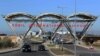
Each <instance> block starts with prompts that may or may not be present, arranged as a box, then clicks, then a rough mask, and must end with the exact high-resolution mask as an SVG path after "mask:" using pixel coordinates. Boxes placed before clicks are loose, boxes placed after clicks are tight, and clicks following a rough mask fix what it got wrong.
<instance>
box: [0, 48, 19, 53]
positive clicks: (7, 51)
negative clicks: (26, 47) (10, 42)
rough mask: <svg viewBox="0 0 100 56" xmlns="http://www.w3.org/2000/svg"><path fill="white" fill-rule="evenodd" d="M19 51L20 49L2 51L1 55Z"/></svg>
mask: <svg viewBox="0 0 100 56" xmlns="http://www.w3.org/2000/svg"><path fill="white" fill-rule="evenodd" d="M17 50H20V48H13V49H8V50H4V51H1V52H0V54H4V53H9V52H13V51H17Z"/></svg>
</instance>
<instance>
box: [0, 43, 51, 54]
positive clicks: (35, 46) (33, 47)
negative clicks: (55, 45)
mask: <svg viewBox="0 0 100 56" xmlns="http://www.w3.org/2000/svg"><path fill="white" fill-rule="evenodd" d="M38 45H39V44H32V52H21V50H17V51H13V52H8V53H3V54H0V56H52V55H51V54H50V53H49V51H38V49H37V46H38Z"/></svg>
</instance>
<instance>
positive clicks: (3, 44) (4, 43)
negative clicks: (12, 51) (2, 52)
mask: <svg viewBox="0 0 100 56" xmlns="http://www.w3.org/2000/svg"><path fill="white" fill-rule="evenodd" d="M14 46H15V44H14V43H13V42H12V41H11V39H9V38H8V37H4V39H0V48H7V47H14Z"/></svg>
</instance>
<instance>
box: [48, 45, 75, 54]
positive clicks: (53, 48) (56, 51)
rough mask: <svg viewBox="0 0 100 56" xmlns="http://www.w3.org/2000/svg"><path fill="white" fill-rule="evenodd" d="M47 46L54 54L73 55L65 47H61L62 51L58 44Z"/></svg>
mask: <svg viewBox="0 0 100 56" xmlns="http://www.w3.org/2000/svg"><path fill="white" fill-rule="evenodd" d="M47 46H48V48H49V49H50V50H51V52H53V53H54V54H56V55H74V54H73V53H72V52H70V51H68V50H67V49H66V48H63V51H62V49H61V47H59V46H58V45H54V44H48V45H47Z"/></svg>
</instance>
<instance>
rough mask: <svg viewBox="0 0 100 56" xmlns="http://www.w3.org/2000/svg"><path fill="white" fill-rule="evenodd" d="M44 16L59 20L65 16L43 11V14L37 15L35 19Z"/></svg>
mask: <svg viewBox="0 0 100 56" xmlns="http://www.w3.org/2000/svg"><path fill="white" fill-rule="evenodd" d="M44 17H54V18H57V19H59V20H61V19H64V18H65V16H63V15H60V14H53V13H44V14H41V15H40V16H37V17H36V19H41V18H44Z"/></svg>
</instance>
